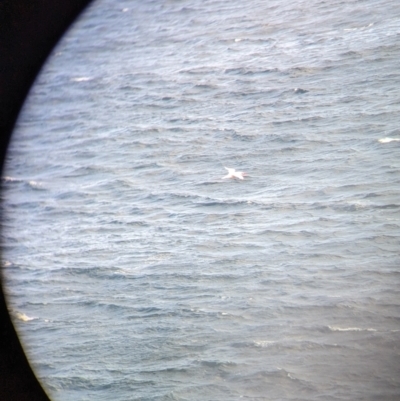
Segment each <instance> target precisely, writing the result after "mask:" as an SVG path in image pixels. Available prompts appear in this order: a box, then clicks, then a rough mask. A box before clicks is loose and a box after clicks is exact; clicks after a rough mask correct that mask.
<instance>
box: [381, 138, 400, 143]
mask: <svg viewBox="0 0 400 401" xmlns="http://www.w3.org/2000/svg"><path fill="white" fill-rule="evenodd" d="M399 141H400V138H389V137H386V138H381V139H378V142H379V143H389V142H399Z"/></svg>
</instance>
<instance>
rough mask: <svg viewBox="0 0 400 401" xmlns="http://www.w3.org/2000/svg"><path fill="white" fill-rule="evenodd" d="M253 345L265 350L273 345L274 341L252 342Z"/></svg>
mask: <svg viewBox="0 0 400 401" xmlns="http://www.w3.org/2000/svg"><path fill="white" fill-rule="evenodd" d="M253 343H254V345H255V346H256V347H261V348H265V347H269V346H270V345H272V344H274V343H275V341H268V340H261V341H253Z"/></svg>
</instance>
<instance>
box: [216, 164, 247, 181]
mask: <svg viewBox="0 0 400 401" xmlns="http://www.w3.org/2000/svg"><path fill="white" fill-rule="evenodd" d="M225 168H226V169H227V170H228V174H227V175H226V176H224V177H222V179H223V180H224V179H225V178H239V179H240V180H244V176H246V175H247V174H246V173H244V172H243V171H236V170H235V169H234V168H228V167H225Z"/></svg>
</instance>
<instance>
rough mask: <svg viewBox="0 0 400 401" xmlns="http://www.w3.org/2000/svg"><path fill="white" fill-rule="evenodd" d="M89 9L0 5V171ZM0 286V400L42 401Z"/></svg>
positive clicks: (82, 3) (46, 2)
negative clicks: (27, 104) (34, 95)
mask: <svg viewBox="0 0 400 401" xmlns="http://www.w3.org/2000/svg"><path fill="white" fill-rule="evenodd" d="M89 3H91V0H68V1H65V0H0V152H1V153H0V161H1V164H0V167H1V169H3V167H4V161H5V156H6V152H7V147H8V144H9V142H10V138H11V134H12V131H13V128H14V126H15V122H16V120H17V118H18V115H19V113H20V111H21V108H22V105H23V103H24V101H25V98H26V96H27V94H28V92H29V89H30V87H31V85H32V84H33V82H34V80H35V78H36V76H37V74H38V73H39V71H40V69H41V67H42V65H43V64H44V63H45V61H46V59H47V57H48V56H49V54H50V53H51V51H52V49H53V48H54V46H55V45H56V44H57V42H58V41H59V39H60V38H61V36H62V35H63V34H64V33H65V32H66V30H67V29H68V28H69V27H70V25H71V24H72V23H73V21H74V20H75V19H76V18H77V17H78V15H79V14H80V13H81V12H82V11H83V10H84V8H85V7H86V6H87V5H88V4H89ZM0 246H1V244H0ZM0 249H1V248H0ZM0 284H1V285H0V400H2V401H25V400H26V401H28V400H29V401H48V400H49V398H48V396H47V394H46V393H45V391H44V390H43V388H42V387H41V385H40V383H39V382H38V380H37V378H36V377H35V375H34V373H33V371H32V369H31V367H30V365H29V362H28V360H27V358H26V356H25V354H24V351H23V348H22V346H21V343H20V341H19V339H18V336H17V334H16V331H15V329H14V326H13V324H12V322H11V319H10V316H9V313H8V309H7V305H6V301H5V297H4V288H3V285H2V284H3V281H2V277H1V272H0Z"/></svg>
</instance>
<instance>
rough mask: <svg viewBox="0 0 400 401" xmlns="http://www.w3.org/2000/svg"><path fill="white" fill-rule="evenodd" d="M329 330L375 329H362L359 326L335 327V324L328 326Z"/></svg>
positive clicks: (369, 329)
mask: <svg viewBox="0 0 400 401" xmlns="http://www.w3.org/2000/svg"><path fill="white" fill-rule="evenodd" d="M328 328H329V330H331V331H376V330H375V329H371V328H368V329H363V328H360V327H335V326H328Z"/></svg>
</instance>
